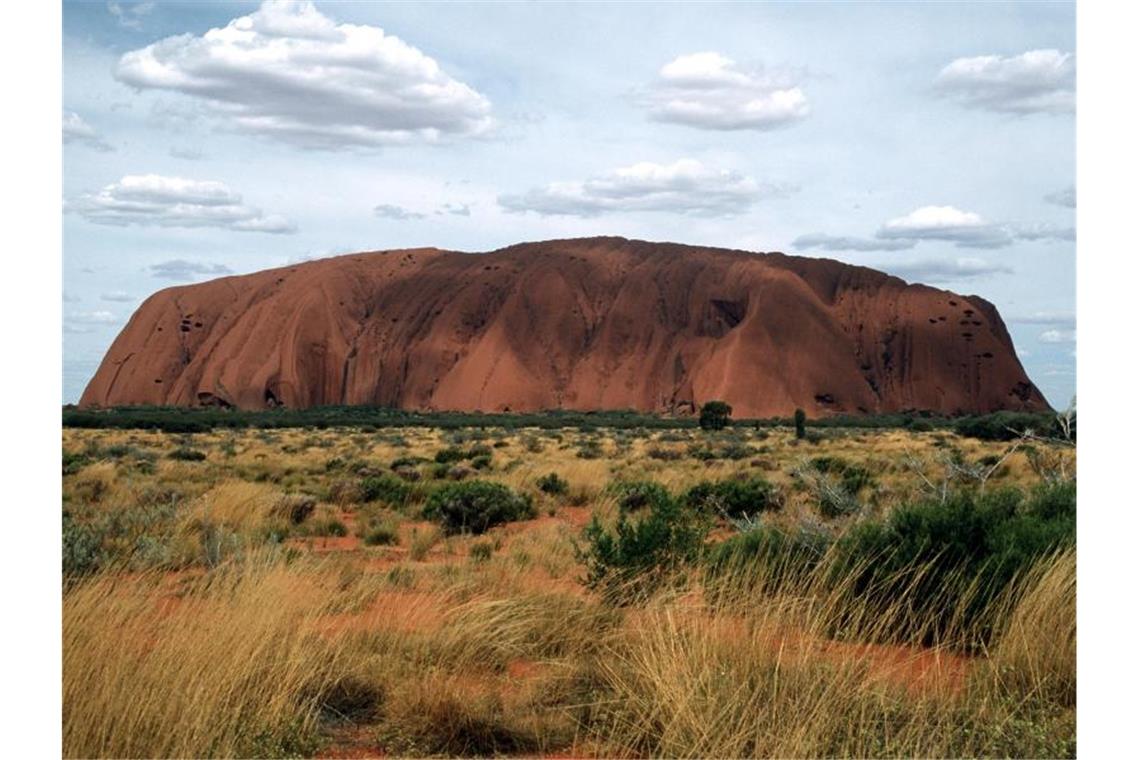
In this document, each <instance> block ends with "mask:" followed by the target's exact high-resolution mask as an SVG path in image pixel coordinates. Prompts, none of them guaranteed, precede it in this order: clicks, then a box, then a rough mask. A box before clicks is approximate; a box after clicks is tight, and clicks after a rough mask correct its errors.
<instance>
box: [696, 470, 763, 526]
mask: <svg viewBox="0 0 1140 760" xmlns="http://www.w3.org/2000/svg"><path fill="white" fill-rule="evenodd" d="M683 501H684V503H685V505H686V506H688V507H690V508H692V509H695V510H697V511H699V512H705V513H708V514H713V515H723V516H725V517H749V516H752V515H756V514H758V513H760V512H767V511H772V510H776V509H779V508H780V498H779V493H778V492H777V491H776V489H775V488H774V487H773V486H772V484H771V483H769V482H768V481H767V480H765V479H764V478H761V477H751V478H748V479H745V480H720V481H716V482H710V481H707V480H706V481H702V482H700V483H697V484H696V485H695V486H693V487H692V488H690V489H689V490H688V491H686V492H685V495H684V497H683Z"/></svg>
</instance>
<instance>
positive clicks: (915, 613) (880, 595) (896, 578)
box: [838, 482, 1076, 640]
mask: <svg viewBox="0 0 1140 760" xmlns="http://www.w3.org/2000/svg"><path fill="white" fill-rule="evenodd" d="M1075 540H1076V484H1075V483H1073V482H1068V483H1064V484H1059V485H1048V486H1039V487H1038V488H1037V489H1035V490H1033V491H1032V492H1030V493H1029V494H1024V493H1022V492H1021V491H1018V490H1017V489H1005V490H1000V491H993V492H990V493H987V494H984V495H982V494H978V493H975V492H971V491H960V492H957V493H954V494H952V495H951V496H950V497H949V498H948V499H947V500H946V502H945V503H941V502H922V503H918V504H912V505H905V506H901V507H899V508H897V509H896V510H895V511H893V512H892V513H891V514H890V516H889V517H887V519H886V520H884V521H882V522H878V521H875V522H865V523H862V524H859V525H857V526H855V527H854V528H853V529H852V530H851V531H850V532H849V533H848V534H847V535H845V536H844V537H843V538H842V539H841V540H840V542H839V544H838V550H839V559H840V561H839V563H838V569H839V570H840V571H841V575H847V576H849V577H852V578H853V582H852V584H851V593H853V594H855V595H857V596H859V597H860V598H861V599H862V600H863V602H864V603H865V604H866V605H868V607H869V608H870V609H872V610H874V609H879V610H882V611H886V610H888V609H889V610H895V611H898V610H902V609H904V608H905V609H906V610H907V614H906V615H900V619H899V620H897V621H894V622H895V625H894V629H895V630H896V631H897V632H898V633H899V635H900V636H902V635H914V634H915V633H916V632H915V631H913V630H911V628H912V626H911V621H914V620H926V621H939V624H938V625H936V626H935V627H933V628H930V629H929V630H926V631H920V632H917V633H919V634H921V635H923V636H925V637H926V638H928V639H937V638H939V637H940V636H942V635H944V634H945V633H947V631H948V630H950V629H951V628H952V627H954V626H958V627H960V628H961V629H962V630H963V631H968V632H969V635H971V636H973V637H974V638H978V637H980V638H981V639H982V640H984V639H985V638H986V637H987V636H988V634H989V632H990V631H989V629H990V622H989V621H988V620H986V619H984V617H983V613H984V611H986V610H987V609H992V608H993V606H994V605H993V604H992V602H993V601H994V600H995V599H996V598H997V597H998V596H999V595H1000V594H1002V593H1003V592H1004V591H1005V590H1006V589H1007V588H1008V587H1009V585H1010V583H1011V582H1012V581H1013V580H1014V579H1015V578H1016V577H1017V576H1018V575H1019V574H1020V573H1023V572H1025V571H1027V570H1028V569H1029V568H1030V567H1031V566H1032V565H1033V564H1034V563H1035V562H1037V561H1038V560H1040V559H1041V558H1042V557H1044V556H1046V555H1048V554H1051V553H1052V552H1055V551H1057V550H1059V549H1061V548H1063V547H1067V546H1071V545H1073V544H1074V543H1075ZM903 598H905V599H906V600H907V603H906V604H900V603H899V600H900V599H903Z"/></svg>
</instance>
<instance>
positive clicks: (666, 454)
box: [645, 446, 682, 462]
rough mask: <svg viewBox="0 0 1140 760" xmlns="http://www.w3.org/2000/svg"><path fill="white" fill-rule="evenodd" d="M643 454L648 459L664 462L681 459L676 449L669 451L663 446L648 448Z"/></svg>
mask: <svg viewBox="0 0 1140 760" xmlns="http://www.w3.org/2000/svg"><path fill="white" fill-rule="evenodd" d="M645 453H646V455H648V456H649V458H650V459H660V460H662V461H664V462H674V461H676V460H678V459H680V458H681V457H682V454H681V452H680V451H679V450H678V449H669V448H665V447H663V446H650V447H649V449H648V450H647V451H646V452H645Z"/></svg>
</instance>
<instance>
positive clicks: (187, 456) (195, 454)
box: [166, 446, 206, 462]
mask: <svg viewBox="0 0 1140 760" xmlns="http://www.w3.org/2000/svg"><path fill="white" fill-rule="evenodd" d="M166 456H167V457H168V458H170V459H176V460H178V461H180V462H201V461H203V460H205V458H206V455H205V454H203V453H202V452H201V451H197V450H195V449H191V448H187V447H185V446H183V447H180V448H177V449H175V450H174V451H172V452H170V453H169V454H167V455H166Z"/></svg>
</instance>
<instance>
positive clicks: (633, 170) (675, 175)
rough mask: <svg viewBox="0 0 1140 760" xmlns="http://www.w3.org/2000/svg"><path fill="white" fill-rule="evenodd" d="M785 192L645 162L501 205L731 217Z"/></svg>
mask: <svg viewBox="0 0 1140 760" xmlns="http://www.w3.org/2000/svg"><path fill="white" fill-rule="evenodd" d="M786 192H788V189H787V188H780V187H778V186H774V185H761V184H760V183H758V182H756V180H754V179H752V178H751V177H747V176H744V175H742V174H739V173H737V172H735V171H731V170H728V169H719V168H716V167H711V166H706V165H705V164H703V163H701V162H700V161H696V160H693V159H688V158H683V159H680V160H679V161H675V162H673V163H671V164H656V163H652V162H650V161H643V162H641V163H637V164H633V165H632V166H626V167H622V168H619V169H615V170H613V171H611V172H609V173H608V174H605V175H603V176H600V177H593V178H590V179H586V180H575V181H566V182H552V183H550V184H548V185H545V186H543V187H538V188H534V189H531V190H529V191H527V192H525V193H523V194H521V195H502V196H499V205H500V206H502V207H503V208H504V209H506V210H507V211H511V212H518V213H522V212H526V211H534V212H535V213H538V214H542V215H567V216H582V217H589V216H598V215H600V214H606V213H614V212H622V211H634V212H636V211H664V212H672V213H678V214H691V215H694V216H732V215H735V214H742V213H744V212H746V211H747V210H748V209H749V208H751V207H752V205H753V204H754V203H756V201H757V200H759V199H760V198H761V197H763V196H765V195H777V194H782V193H786Z"/></svg>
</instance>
